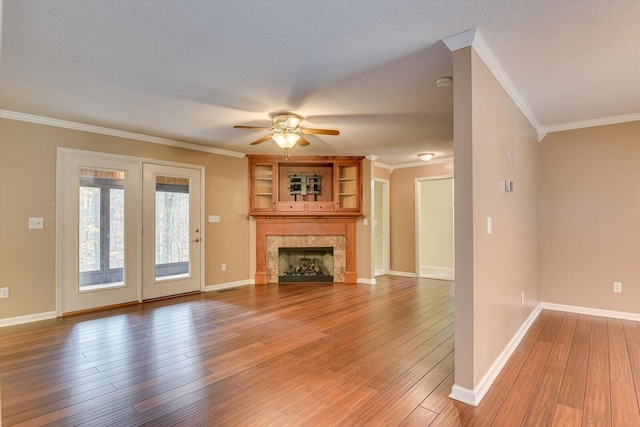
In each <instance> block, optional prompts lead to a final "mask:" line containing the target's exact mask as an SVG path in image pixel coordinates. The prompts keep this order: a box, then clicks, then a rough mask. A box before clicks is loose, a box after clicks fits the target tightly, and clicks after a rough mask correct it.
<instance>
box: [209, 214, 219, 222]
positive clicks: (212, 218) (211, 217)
mask: <svg viewBox="0 0 640 427" xmlns="http://www.w3.org/2000/svg"><path fill="white" fill-rule="evenodd" d="M209 222H220V215H209Z"/></svg>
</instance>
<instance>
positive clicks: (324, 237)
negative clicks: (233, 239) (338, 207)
mask: <svg viewBox="0 0 640 427" xmlns="http://www.w3.org/2000/svg"><path fill="white" fill-rule="evenodd" d="M283 247H287V248H332V249H333V272H331V274H332V275H333V281H334V282H338V283H355V282H356V260H355V220H354V219H350V218H256V276H255V283H256V284H266V283H278V267H279V265H278V264H279V262H280V261H279V255H278V249H279V248H283Z"/></svg>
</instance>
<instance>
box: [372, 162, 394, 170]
mask: <svg viewBox="0 0 640 427" xmlns="http://www.w3.org/2000/svg"><path fill="white" fill-rule="evenodd" d="M373 165H374V166H376V167H379V168H382V169H386V170H388V171H390V170H391V165H388V164H386V163H381V162H374V163H373Z"/></svg>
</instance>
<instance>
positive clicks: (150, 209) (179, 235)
mask: <svg viewBox="0 0 640 427" xmlns="http://www.w3.org/2000/svg"><path fill="white" fill-rule="evenodd" d="M200 210H201V207H200V170H198V169H189V168H183V167H175V166H164V165H156V164H149V163H145V164H144V166H143V206H142V212H143V219H142V229H143V234H142V241H143V243H142V245H143V247H142V255H143V262H142V265H143V272H142V297H143V299H145V300H146V299H153V298H160V297H165V296H169V295H176V294H182V293H187V292H195V291H199V290H200V289H201V279H200V275H201V271H200V270H201V268H200V266H201V248H202V232H201V228H202V226H201V224H200V216H201V213H200Z"/></svg>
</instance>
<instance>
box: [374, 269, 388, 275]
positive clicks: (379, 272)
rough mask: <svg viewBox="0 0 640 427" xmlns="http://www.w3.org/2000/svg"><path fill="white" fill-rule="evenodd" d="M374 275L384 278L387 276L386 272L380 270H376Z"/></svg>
mask: <svg viewBox="0 0 640 427" xmlns="http://www.w3.org/2000/svg"><path fill="white" fill-rule="evenodd" d="M373 274H374V275H375V276H384V275H385V274H387V273H386V272H385V271H384V270H378V269H376V270H374V272H373Z"/></svg>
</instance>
